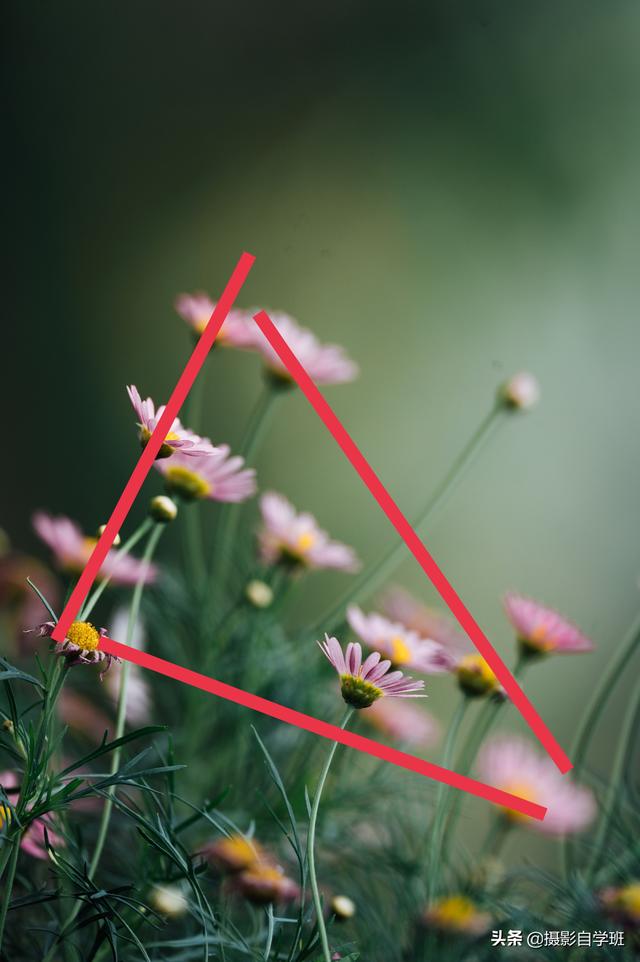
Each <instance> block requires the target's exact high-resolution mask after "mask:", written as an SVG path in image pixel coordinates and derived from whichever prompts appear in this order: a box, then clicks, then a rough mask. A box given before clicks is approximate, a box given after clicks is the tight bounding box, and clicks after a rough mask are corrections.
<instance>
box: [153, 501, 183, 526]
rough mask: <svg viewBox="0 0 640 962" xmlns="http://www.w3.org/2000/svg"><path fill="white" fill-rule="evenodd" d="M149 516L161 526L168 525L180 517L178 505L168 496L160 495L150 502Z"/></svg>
mask: <svg viewBox="0 0 640 962" xmlns="http://www.w3.org/2000/svg"><path fill="white" fill-rule="evenodd" d="M149 514H150V516H151V517H152V518H153V520H154V521H157V522H158V523H159V524H168V523H169V522H170V521H175V519H176V517H177V516H178V505H177V504H176V503H175V501H172V500H171V498H168V497H167V496H166V494H158V495H156V497H155V498H152V499H151V501H150V502H149Z"/></svg>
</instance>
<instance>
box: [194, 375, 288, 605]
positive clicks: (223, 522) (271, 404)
mask: <svg viewBox="0 0 640 962" xmlns="http://www.w3.org/2000/svg"><path fill="white" fill-rule="evenodd" d="M282 393H283V391H282V388H279V387H277V386H275V385H274V384H273V383H272V382H271V381H270V380H267V381H266V382H265V385H264V388H263V389H262V392H261V393H260V396H259V397H258V400H257V402H256V405H255V407H254V409H253V411H252V412H251V416H250V418H249V422H248V424H247V428H246V431H245V434H244V437H243V439H242V441H241V442H240V446H239V448H238V454H240V455H241V456H242V457H243V458H244V459H245V461H246V462H247V464H249V463H250V462H251V461H252V460H253V459H254V458H255V455H256V454H257V452H258V450H259V447H260V444H261V442H262V440H263V439H264V436H265V434H266V432H267V429H268V427H269V425H270V423H271V418H272V416H273V413H274V410H275V405H276V401H277V399H278V398H279V397H280V396H281V395H282ZM241 510H242V505H241V504H223V505H222V506H221V508H220V515H219V520H218V530H217V532H216V539H215V544H214V549H213V560H212V564H211V585H212V589H213V590H212V592H211V597H212V600H213V602H214V603H215V604H216V605H219V604H220V601H221V599H222V596H223V593H224V587H225V576H228V574H229V571H230V568H231V564H230V560H231V553H232V550H233V542H234V540H235V536H236V531H237V528H238V522H239V520H240V511H241Z"/></svg>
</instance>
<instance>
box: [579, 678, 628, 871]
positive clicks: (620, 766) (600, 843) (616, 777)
mask: <svg viewBox="0 0 640 962" xmlns="http://www.w3.org/2000/svg"><path fill="white" fill-rule="evenodd" d="M639 721H640V685H636V687H635V691H634V693H633V695H632V697H631V701H630V702H629V705H628V706H627V710H626V712H625V715H624V719H623V722H622V730H621V732H620V738H619V741H618V747H617V749H616V753H615V756H614V759H613V768H612V771H611V778H610V779H609V784H608V787H607V791H606V792H605V797H604V799H603V802H602V806H601V810H602V814H601V816H600V822H599V824H598V829H597V832H596V838H595V842H594V844H593V848H592V849H591V858H590V859H589V864H588V866H587V879H588V881H591V880H592V879H593V876H594V874H595V872H596V869H597V867H598V864H599V862H600V858H601V856H602V851H603V849H604V846H605V844H606V842H607V839H608V837H609V830H610V828H611V823H612V821H613V819H614V816H615V814H616V812H617V810H618V802H619V798H620V792H621V788H622V782H623V780H624V776H625V772H626V771H627V767H628V761H629V756H630V754H631V751H632V748H633V740H634V735H635V733H636V731H637V728H638V722H639Z"/></svg>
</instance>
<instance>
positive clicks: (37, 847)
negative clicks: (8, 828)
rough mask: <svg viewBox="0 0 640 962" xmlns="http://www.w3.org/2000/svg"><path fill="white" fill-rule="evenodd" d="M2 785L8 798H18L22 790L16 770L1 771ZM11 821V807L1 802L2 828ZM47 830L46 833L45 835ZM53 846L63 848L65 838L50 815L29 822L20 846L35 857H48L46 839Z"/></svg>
mask: <svg viewBox="0 0 640 962" xmlns="http://www.w3.org/2000/svg"><path fill="white" fill-rule="evenodd" d="M0 786H1V787H2V790H3V792H4V794H5V795H6V796H7V798H11V796H12V795H15V796H16V798H17V796H18V794H19V791H20V780H19V779H18V776H17V775H16V773H15V772H10V771H8V772H0ZM10 821H11V809H10V808H9V807H8V806H7V805H2V804H0V830H2V827H3V824H4V825H8V824H9V823H10ZM45 830H46V835H45ZM47 838H48V839H49V844H50V845H51V847H52V848H62V847H63V846H64V839H63V838H62V836H61V835H58V833H57V832H55V831H54V830H53V828H52V821H51V816H50V815H44V816H42V817H41V818H35V819H34V820H33V821H32V822H30V823H29V826H28V827H27V829H26V831H25V832H23V834H22V837H21V839H20V848H21V849H22V850H23V851H24V852H26V853H27V854H28V855H31V856H33V858H39V859H46V858H48V857H49V856H48V852H47V845H46V839H47Z"/></svg>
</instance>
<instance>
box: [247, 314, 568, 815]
mask: <svg viewBox="0 0 640 962" xmlns="http://www.w3.org/2000/svg"><path fill="white" fill-rule="evenodd" d="M254 319H255V321H256V323H257V324H258V326H259V327H260V330H261V331H262V333H263V334H264V336H265V337H266V338H267V340H268V341H269V343H270V344H271V346H272V348H273V349H274V351H276V353H277V354H278V356H279V358H280V360H281V361H282V363H283V364H284V365H285V367H286V368H287V370H288V371H289V373H290V374H291V376H292V377H293V378H294V380H295V382H296V384H297V385H298V387H299V388H300V390H301V391H302V393H303V394H304V396H305V397H306V399H307V401H308V402H309V403H310V404H311V406H312V407H313V409H314V411H315V412H316V414H317V415H318V417H319V418H320V420H321V421H322V422H323V424H324V426H325V427H326V428H327V430H328V431H329V432H330V434H331V435H332V437H333V438H334V440H335V441H336V442H337V444H338V445H339V446H340V448H341V449H342V451H343V453H344V454H345V456H346V458H347V459H348V461H349V462H350V464H351V465H352V467H353V468H354V469H355V470H356V471H357V473H358V474H359V475H360V477H361V479H362V480H363V482H364V484H365V485H366V487H367V488H368V489H369V491H370V492H371V494H372V495H373V497H374V498H375V500H376V501H377V502H378V504H379V505H380V507H381V508H382V510H383V511H384V513H385V514H386V516H387V518H388V519H389V521H390V522H391V524H392V525H393V526H394V528H395V529H396V531H397V532H398V534H399V535H400V537H401V538H402V540H403V541H404V543H405V544H406V546H407V548H408V549H409V551H410V552H411V554H412V555H413V556H414V558H415V559H416V561H417V562H418V564H419V565H420V566H421V568H422V570H423V571H424V573H425V574H426V576H427V577H428V578H429V580H430V581H431V583H432V584H433V586H434V587H435V588H436V590H437V591H438V592H439V593H440V596H441V597H442V599H443V601H444V602H445V604H446V605H447V606H448V608H449V610H450V611H451V612H452V614H453V615H455V617H456V619H457V620H458V622H459V624H460V626H461V627H462V628H463V629H464V631H465V632H466V633H467V635H468V636H469V638H470V639H471V641H472V642H473V643H474V645H475V646H476V648H477V649H478V651H479V652H480V654H481V655H482V657H483V658H484V659H485V661H486V662H487V664H488V665H489V666H490V667H491V670H492V671H493V673H494V674H495V675H496V677H497V679H498V681H499V682H500V684H501V685H502V686H503V687H504V689H505V691H506V693H507V695H508V696H509V698H510V699H511V701H512V702H513V704H514V705H515V706H516V708H517V709H518V711H519V712H520V714H521V715H522V717H523V718H524V720H525V721H526V722H527V724H528V725H529V727H530V728H531V730H532V732H533V733H534V734H535V735H536V737H537V738H538V739H539V741H540V743H541V744H542V745H543V746H544V748H545V749H546V751H547V752H548V754H549V755H550V756H551V758H552V759H553V760H554V762H555V763H556V765H557V766H558V768H559V769H560V771H561V772H568V771H569V770H570V769H571V768H572V767H573V766H572V764H571V762H570V761H569V758H568V757H567V755H566V754H565V752H564V750H563V749H562V748H561V746H560V745H559V744H558V742H557V741H556V739H555V738H554V736H553V734H552V733H551V731H550V730H549V728H548V727H547V726H546V725H545V723H544V722H543V720H542V718H541V717H540V715H539V714H538V712H537V711H536V710H535V708H534V707H533V705H532V704H531V702H530V701H529V699H528V698H527V696H526V695H525V693H524V692H523V691H522V689H521V688H520V686H519V685H518V683H517V681H516V680H515V678H514V677H513V675H512V674H511V672H510V671H509V669H508V668H507V666H506V665H505V663H504V662H503V660H502V658H501V657H500V655H499V654H498V653H497V651H496V650H495V649H494V648H493V646H492V645H491V642H490V641H489V639H488V638H487V637H486V635H485V634H484V632H483V631H482V629H481V628H480V625H479V624H478V623H477V621H476V620H475V618H474V617H473V615H472V614H471V612H470V611H469V610H468V608H467V607H466V605H465V604H464V602H463V601H462V599H461V598H460V596H459V595H458V593H457V592H456V590H455V589H454V588H453V586H452V585H451V584H450V582H449V581H448V580H447V578H446V577H445V575H444V574H443V573H442V571H441V570H440V568H439V567H438V565H437V564H436V562H435V561H434V559H433V558H432V556H431V554H430V553H429V552H428V551H427V548H426V547H425V545H424V544H423V542H422V541H421V539H420V538H419V537H418V535H417V534H416V532H415V531H414V529H413V528H412V527H411V524H410V522H409V521H408V520H407V518H406V517H405V515H404V514H403V513H402V511H401V510H400V508H399V507H398V505H397V504H396V502H395V501H394V500H393V498H392V497H391V495H390V494H389V492H388V491H387V489H386V488H385V486H384V485H383V483H382V481H381V480H380V478H379V477H378V475H377V474H376V473H375V471H374V470H373V468H372V467H371V465H370V464H369V462H368V461H367V459H366V458H365V456H364V455H363V453H362V451H361V450H360V449H359V448H358V446H357V445H356V443H355V442H354V441H353V439H352V438H351V436H350V435H349V433H348V432H347V430H346V429H345V428H344V427H343V425H342V424H341V422H340V421H339V419H338V418H337V416H336V415H335V413H334V412H333V410H332V408H331V407H330V406H329V404H328V403H327V402H326V400H325V399H324V397H323V396H322V394H321V393H320V391H319V390H318V388H317V387H316V385H315V384H314V382H313V381H312V380H311V378H310V377H309V375H308V374H307V372H306V371H305V369H304V368H303V366H302V365H301V364H300V362H299V361H298V359H297V358H296V356H295V355H294V353H293V351H292V350H291V348H290V347H289V346H288V344H287V343H286V342H285V341H284V339H283V337H282V335H281V334H280V333H279V331H278V329H277V328H276V326H275V325H274V323H273V321H272V320H271V319H270V317H269V315H268V314H267V313H266V311H259V312H258V313H257V314H255V315H254ZM332 737H333V736H332ZM441 780H442V781H444V779H441ZM485 797H488V796H485Z"/></svg>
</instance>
